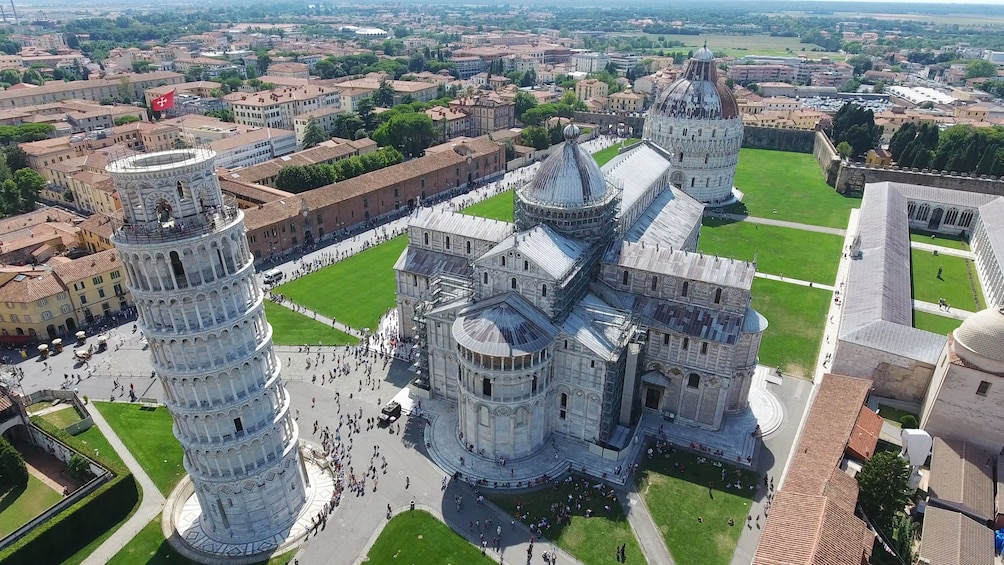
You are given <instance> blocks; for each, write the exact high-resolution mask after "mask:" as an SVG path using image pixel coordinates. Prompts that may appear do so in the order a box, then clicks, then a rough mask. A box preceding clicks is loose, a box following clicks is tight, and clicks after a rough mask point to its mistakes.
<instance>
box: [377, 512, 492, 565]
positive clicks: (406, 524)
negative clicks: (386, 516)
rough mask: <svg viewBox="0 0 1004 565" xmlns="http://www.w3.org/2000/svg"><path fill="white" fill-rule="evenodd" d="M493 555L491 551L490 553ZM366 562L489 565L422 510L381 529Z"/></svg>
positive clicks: (467, 545) (395, 517) (487, 561)
mask: <svg viewBox="0 0 1004 565" xmlns="http://www.w3.org/2000/svg"><path fill="white" fill-rule="evenodd" d="M493 553H494V552H493ZM363 561H364V562H366V563H374V564H376V565H382V564H384V563H387V564H390V563H401V565H447V564H452V565H468V564H469V565H489V564H490V563H495V560H493V559H491V558H490V557H482V556H481V550H480V549H477V548H475V547H474V546H473V545H472V544H471V543H470V542H468V541H467V540H465V539H464V538H462V537H460V536H459V535H457V534H456V533H454V532H453V530H451V529H450V528H449V526H447V525H446V524H444V523H442V522H440V521H439V520H438V519H437V518H436V517H435V516H433V515H432V514H429V513H428V512H425V511H422V510H415V511H413V512H412V511H409V512H405V513H403V514H398V515H397V516H394V517H393V518H391V520H390V521H389V522H387V525H386V526H384V529H383V531H382V532H380V537H378V538H377V540H376V543H374V544H373V547H371V548H370V550H369V553H368V554H367V555H366V558H365V559H363Z"/></svg>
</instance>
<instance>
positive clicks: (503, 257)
mask: <svg viewBox="0 0 1004 565" xmlns="http://www.w3.org/2000/svg"><path fill="white" fill-rule="evenodd" d="M502 266H503V267H505V255H503V256H502Z"/></svg>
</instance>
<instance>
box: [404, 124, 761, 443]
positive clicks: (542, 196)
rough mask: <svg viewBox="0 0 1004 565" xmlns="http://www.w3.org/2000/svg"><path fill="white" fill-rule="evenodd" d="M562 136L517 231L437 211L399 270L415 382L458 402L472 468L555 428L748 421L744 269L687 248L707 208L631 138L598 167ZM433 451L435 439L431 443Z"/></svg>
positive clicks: (418, 229)
mask: <svg viewBox="0 0 1004 565" xmlns="http://www.w3.org/2000/svg"><path fill="white" fill-rule="evenodd" d="M577 137H578V128H577V127H575V126H568V127H566V128H565V140H566V141H565V144H564V145H563V146H562V147H558V148H555V149H554V150H553V152H552V153H551V155H550V156H549V157H548V158H547V160H545V161H544V163H543V164H542V165H541V167H540V169H539V170H538V172H537V174H536V176H535V177H534V178H533V179H532V180H531V181H530V182H528V183H526V184H525V185H524V186H523V187H522V188H521V189H518V190H517V192H516V195H515V198H516V223H515V225H512V224H509V223H506V222H499V221H494V220H486V219H482V218H476V217H472V216H466V215H462V214H457V213H451V212H444V211H440V210H433V209H423V210H421V211H420V212H419V213H418V214H417V215H416V216H415V217H414V218H413V219H412V220H411V222H410V223H409V227H408V242H409V243H408V247H407V249H406V250H405V251H404V253H403V254H402V255H401V257H400V259H398V262H397V264H396V265H395V270H396V271H397V290H398V308H399V312H400V316H401V319H402V320H412V319H414V320H416V322H415V330H414V333H415V334H416V335H412V329H410V328H409V326H410V324H408V323H403V324H402V328H405V329H404V333H405V336H406V337H415V338H416V341H417V342H418V343H419V344H422V348H423V350H422V352H421V354H420V362H419V366H420V373H421V374H422V376H427V377H428V386H429V388H430V391H431V394H432V395H433V396H434V397H437V398H440V399H443V400H445V401H447V402H451V403H455V404H456V406H457V418H458V428H457V429H458V430H459V433H458V435H457V436H456V437H455V438H443V439H442V440H441V441H459V442H461V444H463V446H464V447H465V448H466V450H467V451H468V452H469V453H470V454H471V457H472V458H473V457H482V458H484V459H485V460H486V461H491V460H493V459H496V458H498V457H506V458H512V457H521V456H527V455H530V454H533V453H535V452H537V451H538V450H539V449H541V448H543V447H544V446H546V445H547V444H548V442H549V439H550V438H551V437H552V434H559V435H561V436H563V437H567V438H573V439H576V440H581V441H584V442H589V443H591V444H594V445H596V446H605V447H607V448H610V449H622V448H623V447H625V446H626V444H625V442H626V441H627V440H628V438H629V437H630V433H629V430H630V428H632V427H633V426H634V425H635V424H636V423H637V421H638V419H639V417H640V416H641V413H642V411H644V410H647V411H651V412H653V413H656V414H660V415H661V416H663V417H669V418H677V419H680V420H682V421H686V422H688V423H691V424H692V425H694V426H698V427H701V428H705V429H711V430H717V429H719V428H720V427H721V426H722V424H723V422H724V419H725V418H726V417H727V414H730V413H736V412H741V411H744V410H745V409H746V408H747V396H748V394H749V387H750V383H751V380H752V374H753V369H754V367H755V366H756V361H757V352H758V350H759V345H760V338H761V336H762V333H763V331H764V330H765V329H766V326H767V323H766V320H765V319H764V318H763V317H762V316H761V315H760V314H758V313H756V312H755V311H754V310H753V309H752V308H750V286H751V284H752V281H753V275H754V272H755V270H756V268H755V265H753V264H752V263H746V262H742V261H734V260H731V259H723V258H719V257H713V256H706V255H703V254H699V253H696V252H695V251H696V247H697V238H698V233H699V230H700V223H701V218H702V215H703V206H702V205H701V204H700V203H699V202H697V201H695V200H694V199H692V198H690V197H689V196H687V195H686V194H685V193H684V192H683V191H681V190H678V189H676V188H673V187H672V186H670V185H669V178H670V176H671V172H672V164H671V162H670V159H669V156H668V155H666V154H665V153H664V152H663V151H661V150H660V149H659V148H658V147H656V146H654V145H652V144H649V143H641V144H637V145H636V146H634V147H632V148H631V149H630V150H628V151H626V152H625V153H622V154H621V155H619V156H617V157H615V158H614V159H613V160H611V161H610V162H609V163H608V164H607V165H606V166H605V167H604V169H603V171H601V170H600V169H599V167H598V166H597V165H596V163H595V161H594V160H593V159H592V157H591V156H590V155H589V154H588V153H586V152H585V151H583V149H582V148H581V147H580V146H579V145H578V143H577V141H576V138H577ZM437 440H438V438H437Z"/></svg>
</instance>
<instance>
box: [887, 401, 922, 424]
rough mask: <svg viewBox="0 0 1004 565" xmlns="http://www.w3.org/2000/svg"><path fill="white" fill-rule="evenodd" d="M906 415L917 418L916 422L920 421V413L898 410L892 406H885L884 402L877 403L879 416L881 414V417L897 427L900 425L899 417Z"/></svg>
mask: <svg viewBox="0 0 1004 565" xmlns="http://www.w3.org/2000/svg"><path fill="white" fill-rule="evenodd" d="M907 415H910V416H913V417H914V418H917V421H918V422H919V421H920V414H917V413H914V412H907V411H906V410H900V409H899V408H893V407H892V406H886V405H885V404H879V416H882V418H883V419H885V420H886V421H888V422H889V423H890V424H892V425H894V426H896V427H897V428H899V427H902V424H900V423H899V419H900V418H902V417H903V416H907Z"/></svg>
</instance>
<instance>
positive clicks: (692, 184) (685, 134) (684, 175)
mask: <svg viewBox="0 0 1004 565" xmlns="http://www.w3.org/2000/svg"><path fill="white" fill-rule="evenodd" d="M643 137H644V138H645V139H650V140H652V141H654V142H655V143H656V144H658V145H659V146H660V147H662V148H663V149H665V150H666V151H667V152H668V153H670V154H671V155H672V156H673V165H674V167H675V170H674V171H673V176H672V177H671V178H670V181H671V182H672V183H673V184H674V185H676V186H678V187H680V188H682V189H683V190H685V191H686V192H687V194H689V195H691V196H693V197H694V198H696V199H697V200H700V201H701V202H704V203H705V204H721V203H724V202H727V201H728V200H730V199H731V198H732V183H733V181H734V179H735V175H736V165H737V164H738V163H739V149H740V148H741V147H742V142H743V120H742V113H741V112H740V111H739V107H738V105H737V104H736V99H735V98H734V97H733V96H732V92H731V91H730V90H729V88H728V87H727V86H725V83H724V82H720V81H719V80H718V69H717V68H716V67H715V56H714V54H713V53H712V52H711V50H710V49H708V48H707V47H703V48H701V49H698V50H697V53H695V54H694V58H693V59H691V60H690V61H688V62H687V68H686V70H684V72H683V77H681V78H679V79H677V81H676V82H674V83H673V84H671V85H669V87H667V88H666V89H665V90H663V91H662V92H660V93H659V94H658V98H657V99H656V102H655V103H654V104H653V105H652V108H651V109H650V110H649V115H648V118H646V120H645V130H644V134H643Z"/></svg>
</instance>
